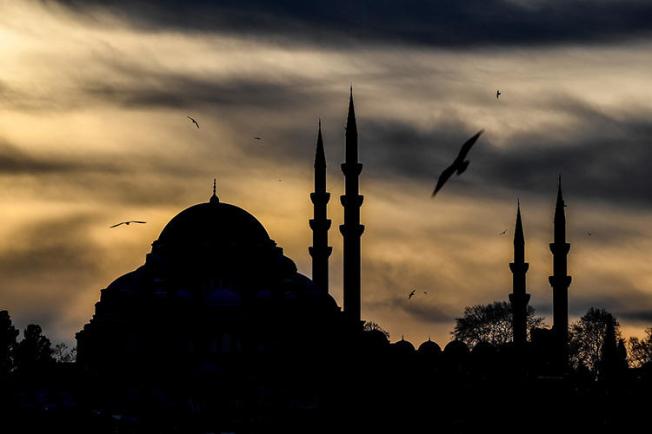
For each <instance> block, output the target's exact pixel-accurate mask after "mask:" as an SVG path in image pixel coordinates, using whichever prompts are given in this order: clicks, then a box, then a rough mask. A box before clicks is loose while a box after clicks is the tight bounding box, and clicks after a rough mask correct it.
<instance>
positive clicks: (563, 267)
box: [548, 176, 571, 365]
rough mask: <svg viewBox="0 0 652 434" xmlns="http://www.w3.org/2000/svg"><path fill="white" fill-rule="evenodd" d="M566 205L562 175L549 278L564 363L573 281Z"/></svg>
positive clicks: (554, 322) (558, 341)
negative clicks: (569, 269)
mask: <svg viewBox="0 0 652 434" xmlns="http://www.w3.org/2000/svg"><path fill="white" fill-rule="evenodd" d="M565 207H566V204H565V203H564V198H563V196H562V191H561V176H560V177H559V186H558V189H557V204H556V206H555V221H554V242H553V243H550V251H551V252H552V255H553V273H552V276H550V277H549V278H548V280H549V281H550V285H551V286H552V297H553V300H552V303H553V326H552V330H553V334H554V335H555V337H556V340H557V343H558V345H559V351H560V354H559V357H560V363H563V364H564V365H566V364H567V363H568V287H569V285H570V283H571V277H570V276H569V275H568V251H569V250H570V244H569V243H567V242H566V214H565V210H564V208H565Z"/></svg>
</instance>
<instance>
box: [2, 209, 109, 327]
mask: <svg viewBox="0 0 652 434" xmlns="http://www.w3.org/2000/svg"><path fill="white" fill-rule="evenodd" d="M99 220H100V217H99V216H98V215H93V214H89V213H84V214H72V215H69V216H65V217H59V218H50V219H43V220H39V221H36V222H33V223H30V224H28V225H26V226H25V227H23V228H21V230H20V231H17V233H15V234H14V235H13V236H11V237H8V238H7V239H5V240H4V241H3V250H2V251H1V252H0V274H1V275H2V285H1V286H0V297H1V298H2V300H3V304H5V305H6V306H8V307H9V308H10V310H11V314H12V316H13V317H15V318H16V321H17V323H18V324H20V325H21V326H24V325H25V324H27V323H39V324H41V325H42V326H44V328H45V329H48V328H50V327H53V326H54V323H56V322H58V321H61V320H62V318H63V317H64V312H65V311H66V310H67V309H68V308H69V307H70V306H71V304H72V303H74V300H75V298H76V297H77V296H79V295H80V294H81V293H82V292H83V291H84V290H87V289H88V286H89V285H90V284H91V283H92V282H95V281H96V280H97V277H98V275H101V274H102V258H101V257H100V256H99V252H100V249H99V246H98V245H97V244H96V243H95V242H94V241H93V238H92V237H91V236H90V234H89V232H90V230H89V229H90V228H91V226H92V225H95V224H97V223H98V221H99Z"/></svg>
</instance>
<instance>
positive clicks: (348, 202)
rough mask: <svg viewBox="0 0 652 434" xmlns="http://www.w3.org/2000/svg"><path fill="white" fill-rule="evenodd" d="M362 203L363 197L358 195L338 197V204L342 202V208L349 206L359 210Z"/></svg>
mask: <svg viewBox="0 0 652 434" xmlns="http://www.w3.org/2000/svg"><path fill="white" fill-rule="evenodd" d="M363 201H364V196H362V195H360V194H357V195H354V196H349V195H346V194H343V195H342V196H340V202H342V206H344V207H345V208H347V207H349V206H355V207H358V208H360V207H361V206H362V202H363Z"/></svg>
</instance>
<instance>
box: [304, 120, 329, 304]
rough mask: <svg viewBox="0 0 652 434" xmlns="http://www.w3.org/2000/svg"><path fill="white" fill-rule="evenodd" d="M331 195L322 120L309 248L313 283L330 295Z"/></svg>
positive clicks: (312, 196)
mask: <svg viewBox="0 0 652 434" xmlns="http://www.w3.org/2000/svg"><path fill="white" fill-rule="evenodd" d="M330 198H331V195H330V193H328V192H327V191H326V154H325V153H324V142H323V140H322V136H321V120H320V121H319V131H318V133H317V151H316V153H315V191H314V192H313V193H310V200H311V201H312V203H313V205H314V210H315V212H314V218H313V219H311V220H310V228H311V229H312V247H309V248H308V251H309V252H310V256H312V281H313V282H315V285H317V287H318V288H319V289H320V290H321V291H323V292H324V293H326V294H328V258H329V256H330V255H331V252H332V250H333V248H332V247H329V246H328V229H330V227H331V221H330V219H328V212H327V207H328V201H329V200H330Z"/></svg>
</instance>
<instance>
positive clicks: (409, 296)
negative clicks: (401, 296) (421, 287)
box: [408, 289, 416, 300]
mask: <svg viewBox="0 0 652 434" xmlns="http://www.w3.org/2000/svg"><path fill="white" fill-rule="evenodd" d="M415 293H416V291H415V290H414V289H413V290H412V292H410V295H408V300H410V299H411V298H412V297H414V294H415Z"/></svg>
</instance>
